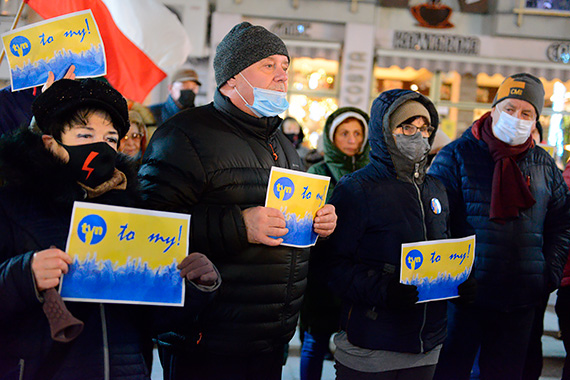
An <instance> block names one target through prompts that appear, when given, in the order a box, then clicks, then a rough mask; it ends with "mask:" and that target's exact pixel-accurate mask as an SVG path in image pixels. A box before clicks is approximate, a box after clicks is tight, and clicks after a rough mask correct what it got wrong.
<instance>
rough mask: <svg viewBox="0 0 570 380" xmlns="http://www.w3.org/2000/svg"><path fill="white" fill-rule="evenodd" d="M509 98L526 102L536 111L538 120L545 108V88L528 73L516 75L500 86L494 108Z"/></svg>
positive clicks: (506, 79)
mask: <svg viewBox="0 0 570 380" xmlns="http://www.w3.org/2000/svg"><path fill="white" fill-rule="evenodd" d="M507 98H514V99H521V100H526V101H527V102H529V103H530V104H532V105H533V107H534V109H535V110H536V119H537V120H538V117H539V116H540V114H541V113H542V107H543V106H544V86H543V85H542V82H541V81H540V79H538V78H537V77H535V76H534V75H531V74H527V73H520V74H514V75H511V76H510V77H507V78H505V80H504V81H503V83H501V85H500V86H499V89H498V90H497V94H496V95H495V99H494V100H493V107H495V105H497V103H499V102H500V101H502V100H505V99H507Z"/></svg>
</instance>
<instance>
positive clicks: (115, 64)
mask: <svg viewBox="0 0 570 380" xmlns="http://www.w3.org/2000/svg"><path fill="white" fill-rule="evenodd" d="M25 1H26V3H27V4H28V5H29V6H30V7H31V8H32V9H33V10H34V11H36V12H37V13H38V14H39V15H40V16H41V17H43V18H44V19H49V18H52V17H57V16H62V15H65V14H68V13H73V12H78V11H82V10H85V9H91V12H93V16H94V17H95V21H96V22H97V26H98V27H99V32H100V33H101V38H102V39H103V44H104V45H105V54H106V56H107V75H106V78H107V80H108V81H109V83H110V84H111V85H112V86H113V87H115V88H116V89H117V90H118V91H119V92H120V93H121V94H123V96H124V97H125V98H127V99H131V100H135V101H137V102H140V103H142V102H143V101H144V99H145V98H146V96H147V95H148V94H149V92H150V91H151V90H152V89H153V88H154V87H155V86H156V85H157V84H158V83H159V82H160V81H161V80H163V79H164V78H165V77H166V76H167V75H168V73H171V72H173V71H174V70H175V69H176V68H177V67H179V66H180V65H182V64H183V63H184V62H185V61H186V58H187V57H188V54H190V49H191V46H190V39H189V38H188V35H187V34H186V30H185V29H184V27H183V26H182V24H181V23H180V21H179V20H178V18H177V17H176V15H174V13H172V12H171V11H170V10H169V9H168V8H166V6H165V5H164V4H161V3H159V2H158V1H156V0H25Z"/></svg>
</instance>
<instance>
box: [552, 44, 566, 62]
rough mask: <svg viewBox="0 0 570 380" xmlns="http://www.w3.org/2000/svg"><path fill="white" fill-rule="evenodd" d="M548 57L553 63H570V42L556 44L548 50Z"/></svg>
mask: <svg viewBox="0 0 570 380" xmlns="http://www.w3.org/2000/svg"><path fill="white" fill-rule="evenodd" d="M546 56H547V57H548V59H549V60H551V61H552V62H560V63H569V62H570V42H555V43H553V44H550V46H548V49H546Z"/></svg>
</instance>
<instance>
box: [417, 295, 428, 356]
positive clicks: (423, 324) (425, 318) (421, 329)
mask: <svg viewBox="0 0 570 380" xmlns="http://www.w3.org/2000/svg"><path fill="white" fill-rule="evenodd" d="M426 320H427V302H426V303H424V320H423V321H422V327H421V328H420V336H419V338H420V352H421V353H422V354H423V353H424V341H423V339H422V333H423V332H424V327H425V326H426Z"/></svg>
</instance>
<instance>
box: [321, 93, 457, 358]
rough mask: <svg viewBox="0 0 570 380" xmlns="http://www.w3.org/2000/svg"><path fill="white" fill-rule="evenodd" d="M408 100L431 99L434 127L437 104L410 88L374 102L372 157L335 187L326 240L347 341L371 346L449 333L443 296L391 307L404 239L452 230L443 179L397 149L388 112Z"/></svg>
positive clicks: (424, 346) (414, 344) (426, 342)
mask: <svg viewBox="0 0 570 380" xmlns="http://www.w3.org/2000/svg"><path fill="white" fill-rule="evenodd" d="M410 99H414V100H416V101H419V102H422V103H423V104H424V105H425V106H426V108H427V109H428V110H429V112H430V116H431V121H432V125H433V126H434V127H437V124H438V117H437V112H436V110H435V108H434V107H433V105H432V104H431V102H429V101H426V98H424V97H423V96H420V95H419V94H417V93H415V92H413V91H407V90H392V91H388V92H384V93H382V94H381V95H380V96H379V97H378V98H377V99H376V100H375V101H374V103H373V105H372V110H371V119H370V124H369V131H370V145H371V147H372V151H371V160H370V164H368V165H367V166H366V167H364V168H363V169H360V170H358V171H356V172H354V173H352V174H349V175H346V176H344V177H343V178H342V179H341V180H340V182H339V184H338V185H337V186H336V187H335V191H334V193H333V196H332V198H331V204H333V205H334V206H335V208H336V213H337V215H338V224H337V227H336V230H335V232H334V233H333V234H332V235H331V238H330V239H329V240H328V241H327V242H326V245H327V246H328V247H329V248H330V249H331V252H332V257H331V260H332V261H333V264H332V268H331V272H332V274H331V276H330V281H329V285H330V286H331V288H332V289H333V290H334V291H335V292H336V293H337V294H338V295H340V296H341V297H342V299H343V313H342V316H341V327H342V328H343V330H345V331H346V333H347V337H348V340H349V342H351V343H352V344H353V345H355V346H359V347H362V348H367V349H374V350H386V351H396V352H408V353H421V352H427V351H430V350H431V349H433V348H434V347H436V346H437V345H439V344H441V343H443V341H444V339H445V336H446V301H434V302H428V303H422V304H416V305H414V306H412V307H411V308H409V309H404V310H396V309H391V308H389V307H388V305H387V303H386V300H387V288H388V284H389V283H390V282H391V281H394V280H395V279H397V278H399V275H400V255H401V246H402V244H403V243H411V242H420V241H426V240H435V239H445V238H447V237H448V220H449V206H448V202H447V196H446V194H445V189H444V187H443V185H442V184H441V183H440V182H439V181H438V180H436V179H435V178H433V177H430V176H425V169H424V165H425V159H424V160H423V161H422V162H421V163H420V164H416V165H414V164H413V163H412V162H411V161H409V160H406V159H404V157H403V156H400V155H398V153H397V148H396V146H395V142H394V139H393V138H392V133H391V131H390V127H389V124H388V120H389V115H390V114H391V113H392V112H393V110H394V109H396V108H397V107H398V106H399V105H400V104H402V103H403V102H405V101H406V100H410ZM434 135H435V133H434V134H433V135H432V137H430V142H431V141H433V136H434ZM385 136H386V137H385ZM434 198H436V199H438V200H439V201H440V203H441V206H442V207H441V213H439V214H436V213H435V211H433V210H432V208H431V207H430V204H431V201H432V199H434Z"/></svg>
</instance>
